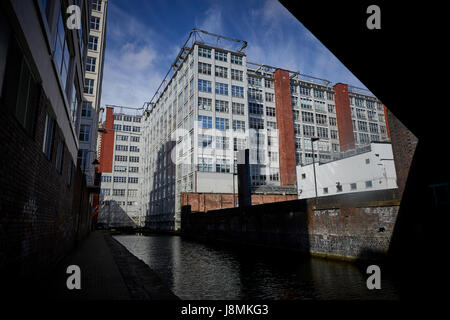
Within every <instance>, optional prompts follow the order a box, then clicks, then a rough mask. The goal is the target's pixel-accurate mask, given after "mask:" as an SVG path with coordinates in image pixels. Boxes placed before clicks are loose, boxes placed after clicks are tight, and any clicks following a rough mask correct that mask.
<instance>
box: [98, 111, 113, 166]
mask: <svg viewBox="0 0 450 320" xmlns="http://www.w3.org/2000/svg"><path fill="white" fill-rule="evenodd" d="M113 110H114V109H113V108H110V107H107V108H106V120H105V124H104V126H103V128H105V129H106V132H102V133H100V134H101V145H100V160H99V161H100V164H99V170H98V171H99V172H112V165H113V155H114V114H113Z"/></svg>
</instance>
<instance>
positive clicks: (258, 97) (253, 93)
mask: <svg viewBox="0 0 450 320" xmlns="http://www.w3.org/2000/svg"><path fill="white" fill-rule="evenodd" d="M248 100H254V101H262V90H260V89H255V88H248Z"/></svg>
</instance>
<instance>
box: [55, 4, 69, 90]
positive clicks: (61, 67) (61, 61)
mask: <svg viewBox="0 0 450 320" xmlns="http://www.w3.org/2000/svg"><path fill="white" fill-rule="evenodd" d="M53 58H54V61H55V63H56V68H57V71H58V75H59V78H60V80H61V83H62V87H63V90H64V91H65V90H66V86H67V77H68V70H69V66H70V65H69V64H70V53H69V48H68V46H67V38H66V31H65V29H64V21H63V14H62V12H60V13H59V17H58V26H57V29H56V36H55V43H54V53H53Z"/></svg>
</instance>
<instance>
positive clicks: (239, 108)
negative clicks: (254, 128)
mask: <svg viewBox="0 0 450 320" xmlns="http://www.w3.org/2000/svg"><path fill="white" fill-rule="evenodd" d="M232 109H233V110H232V111H233V114H239V115H244V114H245V111H244V104H243V103H237V102H233V103H232Z"/></svg>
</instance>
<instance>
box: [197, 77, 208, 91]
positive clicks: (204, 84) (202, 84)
mask: <svg viewBox="0 0 450 320" xmlns="http://www.w3.org/2000/svg"><path fill="white" fill-rule="evenodd" d="M198 91H201V92H211V81H208V80H201V79H198Z"/></svg>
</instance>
